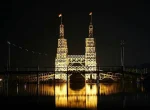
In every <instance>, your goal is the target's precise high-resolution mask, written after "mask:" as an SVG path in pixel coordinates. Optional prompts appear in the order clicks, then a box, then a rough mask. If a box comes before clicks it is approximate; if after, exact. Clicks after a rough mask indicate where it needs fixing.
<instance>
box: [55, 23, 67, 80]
mask: <svg viewBox="0 0 150 110" xmlns="http://www.w3.org/2000/svg"><path fill="white" fill-rule="evenodd" d="M67 67H68V48H67V39H65V38H64V25H63V24H62V23H61V25H60V38H59V39H58V47H57V54H56V59H55V79H64V80H66V71H67Z"/></svg>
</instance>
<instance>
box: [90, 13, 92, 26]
mask: <svg viewBox="0 0 150 110" xmlns="http://www.w3.org/2000/svg"><path fill="white" fill-rule="evenodd" d="M89 15H90V16H91V21H90V24H92V12H90V13H89Z"/></svg>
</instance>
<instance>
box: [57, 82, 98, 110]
mask: <svg viewBox="0 0 150 110" xmlns="http://www.w3.org/2000/svg"><path fill="white" fill-rule="evenodd" d="M92 86H93V87H92V88H90V85H88V84H86V85H85V86H84V87H83V88H82V89H80V90H72V89H71V88H70V86H69V84H68V96H67V84H66V83H65V84H63V85H56V87H55V101H56V102H55V104H56V107H70V108H72V107H73V108H85V107H86V108H95V107H96V106H97V96H96V93H97V88H96V87H97V86H96V84H95V85H92ZM61 87H62V88H61ZM86 92H87V93H86Z"/></svg>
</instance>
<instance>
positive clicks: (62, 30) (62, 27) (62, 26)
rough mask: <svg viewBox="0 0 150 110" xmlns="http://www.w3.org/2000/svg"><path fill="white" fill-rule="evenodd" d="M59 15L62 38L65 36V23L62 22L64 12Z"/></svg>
mask: <svg viewBox="0 0 150 110" xmlns="http://www.w3.org/2000/svg"><path fill="white" fill-rule="evenodd" d="M58 17H61V19H60V20H61V24H60V33H59V34H60V38H64V25H63V24H62V14H59V15H58Z"/></svg>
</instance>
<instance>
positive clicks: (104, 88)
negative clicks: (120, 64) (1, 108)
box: [0, 83, 150, 110]
mask: <svg viewBox="0 0 150 110" xmlns="http://www.w3.org/2000/svg"><path fill="white" fill-rule="evenodd" d="M0 94H1V97H0V101H1V104H3V105H4V104H31V105H34V104H38V105H44V107H45V106H49V107H50V108H55V109H59V108H61V109H62V108H64V109H73V108H76V109H92V110H97V109H103V108H133V107H134V108H139V107H142V108H143V107H144V108H147V107H149V101H150V100H149V99H150V97H149V90H148V89H147V88H146V86H144V85H143V84H137V83H124V84H122V83H100V84H99V85H97V84H88V83H72V84H71V83H68V84H67V83H60V84H39V85H37V84H15V85H13V84H11V83H10V84H8V86H5V87H4V86H3V85H2V84H1V86H0ZM24 107H27V106H24ZM35 107H37V106H35Z"/></svg>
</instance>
